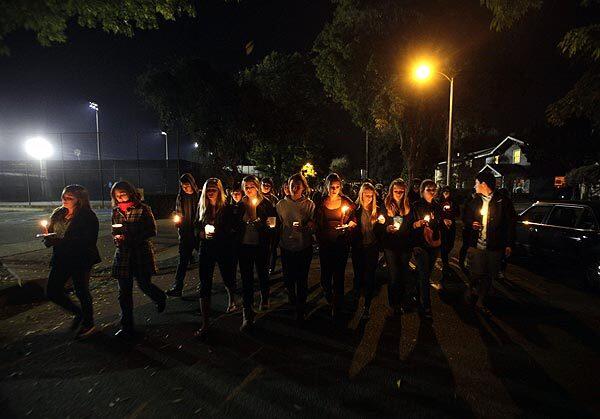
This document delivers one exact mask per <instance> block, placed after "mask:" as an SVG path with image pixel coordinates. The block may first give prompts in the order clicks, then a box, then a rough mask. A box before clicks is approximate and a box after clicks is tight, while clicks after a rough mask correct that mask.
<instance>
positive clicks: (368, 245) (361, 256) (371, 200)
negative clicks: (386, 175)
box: [352, 182, 382, 319]
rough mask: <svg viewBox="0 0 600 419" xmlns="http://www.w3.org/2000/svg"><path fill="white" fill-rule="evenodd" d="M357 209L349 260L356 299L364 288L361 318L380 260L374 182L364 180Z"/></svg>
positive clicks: (367, 306)
mask: <svg viewBox="0 0 600 419" xmlns="http://www.w3.org/2000/svg"><path fill="white" fill-rule="evenodd" d="M357 204H358V207H357V209H356V212H355V215H356V222H357V226H356V228H355V229H353V230H352V263H353V265H354V270H355V273H354V274H355V277H357V279H358V281H357V282H358V284H355V285H354V291H355V296H356V299H357V300H358V298H359V297H360V291H361V289H364V295H365V303H364V307H363V312H362V318H363V319H368V318H369V317H370V312H371V300H372V299H373V292H374V290H375V271H376V270H377V261H378V260H379V243H378V241H377V236H376V235H375V231H374V226H375V224H376V223H378V222H381V220H382V219H381V218H380V215H382V214H381V212H380V209H379V207H378V206H377V191H376V190H375V187H374V186H373V184H371V183H369V182H365V183H363V184H362V185H361V186H360V189H359V190H358V198H357Z"/></svg>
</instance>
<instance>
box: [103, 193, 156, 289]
mask: <svg viewBox="0 0 600 419" xmlns="http://www.w3.org/2000/svg"><path fill="white" fill-rule="evenodd" d="M112 223H113V224H123V228H124V230H125V233H124V235H125V240H124V241H123V243H122V244H121V245H120V246H117V248H116V250H115V256H114V259H113V265H112V276H113V278H116V279H125V278H129V277H131V276H136V275H139V274H146V275H152V274H155V273H156V272H157V269H156V261H155V259H154V248H153V246H152V242H151V241H150V238H151V237H154V236H156V223H155V221H154V216H153V215H152V210H151V209H150V207H149V206H148V205H146V204H142V203H140V204H137V205H135V206H133V207H131V208H129V209H128V210H127V213H126V214H124V213H123V212H121V210H120V209H119V208H118V207H115V208H113V213H112Z"/></svg>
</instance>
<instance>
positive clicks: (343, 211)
mask: <svg viewBox="0 0 600 419" xmlns="http://www.w3.org/2000/svg"><path fill="white" fill-rule="evenodd" d="M347 211H348V206H347V205H344V206H343V207H342V218H340V224H344V216H345V215H346V212H347Z"/></svg>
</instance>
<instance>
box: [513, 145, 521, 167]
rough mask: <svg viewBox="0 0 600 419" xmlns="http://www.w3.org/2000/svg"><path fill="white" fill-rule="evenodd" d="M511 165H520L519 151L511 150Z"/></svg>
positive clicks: (516, 149)
mask: <svg viewBox="0 0 600 419" xmlns="http://www.w3.org/2000/svg"><path fill="white" fill-rule="evenodd" d="M513 163H515V164H519V163H521V149H520V148H515V149H514V150H513Z"/></svg>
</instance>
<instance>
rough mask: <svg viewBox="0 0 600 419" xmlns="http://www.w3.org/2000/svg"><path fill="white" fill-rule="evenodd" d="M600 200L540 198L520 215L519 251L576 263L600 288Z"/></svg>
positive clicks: (518, 223) (586, 279)
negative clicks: (540, 199)
mask: <svg viewBox="0 0 600 419" xmlns="http://www.w3.org/2000/svg"><path fill="white" fill-rule="evenodd" d="M599 220H600V202H584V201H538V202H536V203H534V204H533V205H531V206H530V207H529V208H527V209H526V210H525V211H523V212H521V213H520V214H519V218H518V221H517V233H516V250H517V253H520V254H525V255H529V256H535V257H540V258H543V259H545V260H548V261H552V262H557V263H560V264H565V263H569V264H572V265H571V266H573V269H574V270H580V271H582V273H583V274H584V275H585V281H586V284H587V285H588V286H590V287H591V288H593V289H596V290H599V289H600V223H599V222H598V221H599Z"/></svg>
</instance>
